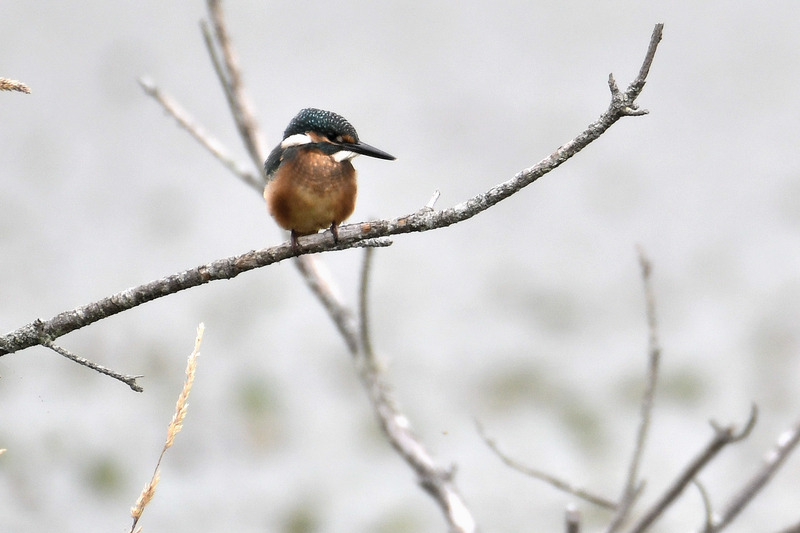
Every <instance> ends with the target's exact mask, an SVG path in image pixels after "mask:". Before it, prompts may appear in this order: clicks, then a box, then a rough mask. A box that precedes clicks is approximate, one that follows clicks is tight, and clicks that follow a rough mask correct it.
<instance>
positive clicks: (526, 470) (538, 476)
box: [475, 420, 617, 511]
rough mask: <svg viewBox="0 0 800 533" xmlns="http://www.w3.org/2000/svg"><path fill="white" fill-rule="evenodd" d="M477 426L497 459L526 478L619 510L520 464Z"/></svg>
mask: <svg viewBox="0 0 800 533" xmlns="http://www.w3.org/2000/svg"><path fill="white" fill-rule="evenodd" d="M475 425H476V426H477V428H478V434H479V435H480V436H481V438H482V439H483V441H484V442H485V443H486V445H487V446H489V448H490V449H491V450H492V451H493V452H494V453H495V455H497V457H499V458H500V460H501V461H503V462H504V463H505V464H506V465H507V466H509V467H511V468H513V469H514V470H516V471H518V472H522V473H523V474H525V475H526V476H530V477H534V478H536V479H539V480H541V481H544V482H545V483H548V484H550V485H552V486H553V487H555V488H557V489H558V490H561V491H563V492H566V493H567V494H572V495H573V496H575V497H578V498H580V499H582V500H585V501H587V502H589V503H593V504H594V505H597V506H600V507H603V508H605V509H610V510H612V511H613V510H615V509H616V508H617V504H616V503H614V502H613V501H611V500H609V499H608V498H604V497H603V496H600V495H598V494H595V493H592V492H589V491H588V490H586V489H584V488H582V487H579V486H577V485H573V484H572V483H570V482H568V481H565V480H563V479H561V478H558V477H556V476H554V475H552V474H548V473H547V472H543V471H542V470H537V469H535V468H531V467H530V466H527V465H524V464H522V463H520V462H519V461H517V460H516V459H514V458H512V457H511V456H509V455H508V454H506V453H505V452H503V451H502V450H501V449H500V447H499V446H498V445H497V443H496V442H495V440H494V439H492V438H491V437H489V436H488V435H487V434H486V431H485V430H484V428H483V424H481V423H480V422H479V421H478V420H475Z"/></svg>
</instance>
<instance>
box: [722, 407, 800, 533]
mask: <svg viewBox="0 0 800 533" xmlns="http://www.w3.org/2000/svg"><path fill="white" fill-rule="evenodd" d="M798 443H800V421H798V422H796V423H795V424H794V426H792V427H791V428H789V429H787V430H786V431H784V432H783V433H782V434H781V435H780V436H779V437H778V442H777V443H776V444H775V446H774V447H773V448H772V450H770V451H769V453H767V455H766V457H765V458H764V462H763V463H762V465H761V468H759V469H758V471H757V472H756V473H755V474H754V475H753V476H752V477H751V478H750V480H749V481H748V482H747V483H745V484H744V485H743V486H742V488H741V489H740V490H739V491H738V492H737V493H736V494H735V495H734V496H733V497H732V498H731V499H730V500H729V501H728V502H727V503H726V504H725V506H724V508H723V510H722V512H721V513H720V514H719V516H718V517H715V520H714V522H713V525H712V527H711V529H709V530H708V531H709V532H717V531H722V530H723V529H724V528H725V527H727V526H728V525H729V524H730V523H731V522H733V520H734V519H735V518H736V517H737V516H738V515H739V513H740V512H742V510H744V508H745V507H747V505H748V504H749V503H750V502H752V501H753V499H754V498H755V497H756V495H757V494H758V493H759V492H761V489H763V488H764V486H765V485H766V484H767V483H768V482H769V480H770V479H772V476H774V475H775V472H777V471H778V469H779V468H780V467H781V465H783V463H784V462H785V461H786V459H787V458H788V457H789V455H790V454H791V453H792V452H793V451H794V450H795V448H797V445H798ZM798 531H800V529H798Z"/></svg>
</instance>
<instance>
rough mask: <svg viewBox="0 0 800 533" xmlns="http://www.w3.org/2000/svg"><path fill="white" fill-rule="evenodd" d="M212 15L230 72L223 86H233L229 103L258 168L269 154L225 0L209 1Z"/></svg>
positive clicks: (209, 11)
mask: <svg viewBox="0 0 800 533" xmlns="http://www.w3.org/2000/svg"><path fill="white" fill-rule="evenodd" d="M208 14H209V17H210V18H211V22H212V24H213V26H214V36H215V37H216V39H215V41H216V43H217V44H218V45H219V48H220V50H222V57H223V59H224V66H225V74H226V76H225V80H224V82H223V85H224V86H225V87H226V88H227V89H229V94H228V103H229V105H230V108H231V113H232V114H233V118H234V120H235V121H236V127H237V128H238V129H239V133H240V135H241V137H242V139H243V140H244V143H245V146H246V147H247V151H248V153H249V154H250V158H251V160H252V161H253V163H254V164H255V166H256V168H258V169H262V167H263V165H264V159H265V158H266V156H265V154H264V151H263V149H262V147H261V144H262V143H261V142H260V139H261V132H260V130H259V128H258V123H257V122H256V120H255V113H253V106H252V105H251V104H250V99H249V98H248V97H247V94H246V92H245V90H244V85H243V83H242V73H241V70H240V69H239V61H238V59H237V57H236V52H235V51H234V49H233V45H232V43H231V38H230V35H229V34H228V30H227V27H226V25H225V18H224V16H223V12H222V2H221V0H208ZM220 81H222V80H220Z"/></svg>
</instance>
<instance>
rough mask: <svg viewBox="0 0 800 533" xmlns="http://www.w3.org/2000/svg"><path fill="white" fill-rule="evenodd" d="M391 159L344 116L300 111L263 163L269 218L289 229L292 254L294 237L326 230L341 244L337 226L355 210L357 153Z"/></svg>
mask: <svg viewBox="0 0 800 533" xmlns="http://www.w3.org/2000/svg"><path fill="white" fill-rule="evenodd" d="M359 154H360V155H367V156H370V157H376V158H378V159H387V160H394V159H396V158H395V157H394V156H393V155H391V154H387V153H386V152H384V151H383V150H379V149H377V148H375V147H374V146H370V145H368V144H367V143H364V142H361V141H360V140H359V138H358V133H356V129H355V128H354V127H353V125H352V124H350V123H349V122H348V121H347V120H346V119H345V118H344V117H342V116H341V115H337V114H336V113H333V112H331V111H324V110H322V109H315V108H307V109H302V110H301V111H300V112H299V113H298V114H297V116H295V117H294V118H293V119H292V121H291V122H290V123H289V125H288V126H287V127H286V130H285V131H284V132H283V141H281V143H280V144H279V145H278V146H276V147H275V149H274V150H272V152H271V153H270V154H269V157H268V158H267V160H266V162H265V163H264V170H265V171H266V174H267V186H266V187H265V188H264V199H265V200H266V201H267V208H268V209H269V212H270V214H271V215H272V217H273V218H274V219H275V221H276V222H277V223H278V225H279V226H281V227H282V228H284V229H288V230H289V231H291V242H292V250H294V251H295V253H297V252H298V251H299V250H300V246H299V245H298V243H297V237H299V236H303V235H311V234H314V233H317V232H318V231H319V230H321V229H326V228H330V230H331V234H332V235H333V242H338V241H339V232H338V229H339V224H341V223H342V222H343V221H344V220H345V219H347V217H349V216H350V215H351V214H353V210H354V209H355V207H356V193H357V191H358V186H357V183H356V170H355V168H353V164H352V162H351V161H352V159H353V158H354V157H356V156H357V155H359Z"/></svg>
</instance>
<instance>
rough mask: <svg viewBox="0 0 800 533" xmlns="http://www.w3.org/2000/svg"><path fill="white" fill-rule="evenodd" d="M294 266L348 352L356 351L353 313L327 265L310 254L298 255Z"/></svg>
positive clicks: (356, 342) (357, 341)
mask: <svg viewBox="0 0 800 533" xmlns="http://www.w3.org/2000/svg"><path fill="white" fill-rule="evenodd" d="M295 266H296V267H297V269H298V270H299V271H300V273H301V274H302V275H303V279H304V280H305V282H306V284H307V285H308V287H309V288H310V289H311V292H313V293H314V294H315V295H316V296H317V298H318V299H319V301H320V303H322V306H323V307H324V308H325V310H326V311H327V312H328V315H330V317H331V319H332V320H333V323H334V324H336V327H337V328H338V330H339V333H341V334H342V337H343V338H344V341H345V343H346V344H347V348H348V349H349V350H350V353H351V354H353V355H355V354H356V353H358V343H359V331H358V324H357V322H356V318H355V315H354V314H353V312H352V311H351V310H350V308H349V307H348V306H347V304H346V303H345V302H344V299H343V298H342V296H341V294H340V293H339V290H338V286H337V285H336V283H335V282H334V281H333V280H332V279H331V275H330V271H329V270H328V267H327V266H326V265H325V263H324V262H323V261H320V260H319V258H318V257H315V256H312V255H304V256H301V257H298V258H297V260H296V261H295Z"/></svg>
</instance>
